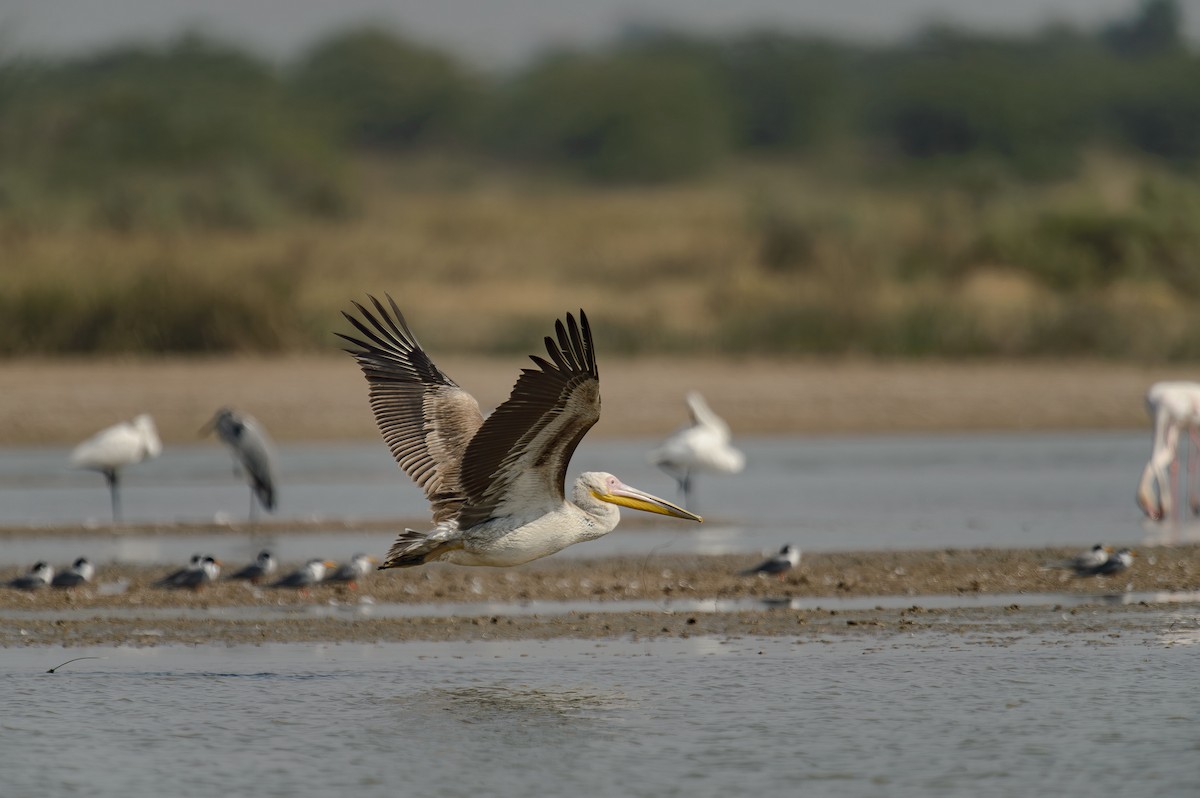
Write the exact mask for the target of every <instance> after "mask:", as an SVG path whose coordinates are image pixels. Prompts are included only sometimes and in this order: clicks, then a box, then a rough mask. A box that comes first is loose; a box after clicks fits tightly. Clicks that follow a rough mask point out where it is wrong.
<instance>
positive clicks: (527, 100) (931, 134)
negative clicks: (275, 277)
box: [0, 0, 1200, 229]
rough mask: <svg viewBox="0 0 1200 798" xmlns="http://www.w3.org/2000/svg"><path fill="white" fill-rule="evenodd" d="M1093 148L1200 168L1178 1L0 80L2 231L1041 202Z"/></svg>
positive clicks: (219, 55) (67, 70)
mask: <svg viewBox="0 0 1200 798" xmlns="http://www.w3.org/2000/svg"><path fill="white" fill-rule="evenodd" d="M1097 147H1103V148H1110V149H1115V150H1117V151H1127V152H1130V153H1134V154H1136V155H1138V156H1146V157H1150V158H1155V159H1162V160H1164V161H1167V162H1169V163H1171V164H1172V165H1174V166H1178V167H1180V168H1185V169H1190V168H1191V167H1193V166H1194V165H1195V164H1196V162H1197V160H1198V157H1200V57H1197V55H1196V54H1194V53H1193V52H1191V51H1190V50H1189V49H1188V48H1187V47H1186V46H1185V43H1184V42H1183V40H1182V36H1181V14H1180V9H1179V5H1178V2H1177V0H1148V2H1145V3H1144V4H1143V5H1141V6H1140V8H1139V9H1137V10H1136V12H1134V13H1133V14H1132V15H1131V16H1130V17H1129V18H1127V19H1119V20H1116V21H1114V22H1112V23H1111V24H1108V25H1106V26H1104V27H1103V28H1101V29H1100V30H1096V31H1088V32H1084V31H1079V30H1074V29H1071V28H1066V27H1048V28H1045V29H1044V30H1041V31H1040V32H1037V33H1034V34H1030V35H1026V36H1004V37H1001V36H988V35H983V34H977V33H972V32H968V31H964V30H958V29H954V28H947V27H934V28H929V29H927V30H925V31H924V32H922V33H921V34H920V35H918V36H916V37H914V38H913V39H911V40H909V41H906V42H903V43H900V44H895V45H888V46H882V45H881V46H871V47H868V46H863V45H855V44H849V43H845V42H838V41H832V40H828V39H820V38H814V37H810V36H805V35H798V34H790V33H785V32H761V33H748V34H738V35H730V36H727V37H718V38H702V37H697V36H690V35H682V34H676V33H672V32H670V31H662V30H653V29H650V30H647V29H633V30H630V31H629V32H628V33H627V34H626V35H624V36H622V37H620V38H619V39H618V40H617V41H616V42H614V43H613V44H611V45H610V46H608V47H606V48H604V49H602V50H599V51H587V52H583V51H562V52H556V53H553V54H549V55H547V56H545V57H543V58H541V59H540V60H538V61H536V62H534V63H532V64H529V65H526V66H525V67H523V68H521V69H520V70H518V71H516V72H515V73H513V74H506V75H491V74H487V73H484V72H482V71H480V70H478V69H476V68H475V67H473V66H472V65H470V64H468V63H465V62H464V61H462V60H460V59H458V58H456V57H455V56H453V55H451V54H449V53H447V52H442V51H439V50H437V49H435V48H432V47H429V46H425V45H422V44H419V43H416V42H413V41H409V40H406V39H404V38H402V37H401V36H398V35H396V34H394V33H390V32H387V31H383V30H379V29H374V28H365V29H356V30H349V31H344V32H340V33H336V34H334V35H331V36H330V37H328V38H327V39H325V40H324V41H321V42H319V43H317V44H316V45H315V46H314V47H312V48H311V50H309V51H308V52H306V53H304V54H303V55H302V56H301V57H299V58H298V59H297V60H296V61H295V62H294V63H289V64H283V65H278V64H272V63H270V62H268V61H266V60H264V59H262V58H259V57H256V56H255V55H253V54H251V53H247V52H245V51H242V50H239V49H237V48H235V47H233V46H231V45H229V44H226V43H223V42H220V41H214V40H212V39H209V38H204V37H199V36H194V35H188V36H184V37H182V38H180V39H178V40H175V41H173V42H170V43H168V44H165V45H163V46H158V47H133V46H129V47H121V48H117V49H113V50H110V51H107V52H102V53H99V54H95V55H89V56H86V57H79V58H65V59H61V60H47V59H28V58H15V57H13V58H8V59H6V60H4V61H3V62H2V63H0V212H7V213H8V214H10V215H16V216H18V217H19V216H20V214H21V213H23V212H24V211H25V210H26V209H28V208H30V207H36V206H38V205H39V204H40V203H41V201H43V200H45V199H46V198H47V197H50V198H53V199H54V201H55V202H56V203H57V205H58V206H59V207H58V211H57V212H58V213H59V214H63V213H66V216H67V218H71V215H70V213H69V212H66V211H63V210H62V208H63V207H66V208H68V209H70V208H72V207H76V208H77V210H78V213H79V214H80V215H81V216H83V217H85V218H86V219H88V220H89V221H98V222H100V223H102V224H104V225H107V226H110V227H115V228H118V229H120V228H122V227H123V226H136V225H138V224H140V223H143V222H147V221H148V222H150V223H154V222H161V223H162V224H170V223H172V221H173V220H178V219H182V220H186V221H187V222H188V223H192V224H200V225H212V226H218V227H233V228H236V227H239V226H247V227H252V226H255V225H258V224H261V223H263V222H265V221H270V220H271V219H272V218H274V217H276V216H279V215H281V214H291V213H302V214H312V215H317V216H338V215H343V214H347V213H349V212H351V211H352V210H353V207H354V202H355V196H354V192H353V191H352V189H351V186H350V185H349V183H348V181H347V178H346V171H345V164H346V163H347V161H348V160H349V156H353V155H355V154H360V153H368V154H371V155H373V156H384V157H405V156H410V155H413V154H419V153H422V152H428V151H430V150H434V151H440V152H446V151H449V152H458V153H466V154H471V155H472V156H477V157H482V158H486V159H494V160H496V161H498V162H500V163H513V164H518V165H521V166H523V167H529V166H532V167H538V168H545V169H549V170H554V171H561V172H563V173H566V174H569V175H575V176H576V177H578V178H579V179H583V180H587V181H596V182H601V183H614V182H626V183H627V182H662V181H672V180H680V179H687V178H692V177H695V176H699V175H703V174H705V173H707V172H711V171H712V170H714V169H716V168H718V167H720V166H721V165H722V164H723V163H726V162H728V161H729V160H730V159H732V158H735V157H739V156H741V157H754V158H760V157H765V158H805V159H813V160H832V161H836V160H838V159H841V160H842V161H843V162H851V161H852V162H857V163H863V164H868V165H871V166H872V167H879V166H880V165H883V166H886V167H887V168H891V169H893V171H899V172H901V173H904V172H905V171H906V170H910V169H911V170H915V171H916V172H917V173H921V172H926V171H929V170H934V171H936V170H945V169H947V168H951V169H958V168H964V169H966V170H967V173H968V174H974V175H983V176H985V177H986V176H987V175H988V174H991V173H993V172H998V173H1002V174H1005V175H1013V176H1016V177H1018V178H1022V179H1044V178H1053V177H1059V176H1063V175H1066V174H1070V173H1071V171H1072V170H1073V169H1075V168H1076V166H1077V164H1078V162H1079V160H1080V158H1081V156H1082V154H1084V153H1085V152H1086V151H1087V150H1088V149H1089V148H1097ZM989 170H990V171H989ZM980 179H984V178H980ZM158 217H161V218H158Z"/></svg>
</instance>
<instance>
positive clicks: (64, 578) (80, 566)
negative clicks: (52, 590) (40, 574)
mask: <svg viewBox="0 0 1200 798" xmlns="http://www.w3.org/2000/svg"><path fill="white" fill-rule="evenodd" d="M95 575H96V568H95V566H93V565H92V564H91V563H90V562H88V560H87V558H86V557H80V558H79V559H78V560H76V561H75V562H73V563H71V567H70V568H69V569H67V570H65V571H62V572H60V573H57V574H55V575H54V578H53V579H51V580H50V586H51V587H79V586H80V585H82V584H84V583H85V582H90V581H92V577H94V576H95Z"/></svg>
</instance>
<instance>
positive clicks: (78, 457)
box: [71, 413, 162, 524]
mask: <svg viewBox="0 0 1200 798" xmlns="http://www.w3.org/2000/svg"><path fill="white" fill-rule="evenodd" d="M161 453H162V441H161V440H160V439H159V437H158V430H157V429H156V428H155V426H154V419H153V418H151V417H150V416H149V415H146V414H144V413H143V414H142V415H140V416H137V417H136V418H134V419H133V421H123V422H121V423H120V424H114V425H113V426H111V427H108V428H107V429H103V430H100V431H99V432H97V433H96V434H95V435H93V436H92V437H90V438H88V439H87V440H86V441H84V442H83V443H81V444H79V445H78V446H76V447H75V449H74V451H72V452H71V465H72V466H74V467H75V468H86V469H88V470H90V471H99V472H100V473H101V474H103V475H104V480H105V482H107V483H108V490H109V493H111V494H112V514H113V523H114V524H119V523H121V501H120V496H119V482H120V470H121V469H122V468H124V467H125V466H128V465H133V464H134V463H140V462H142V461H143V460H151V459H153V458H155V457H158V456H159V455H160V454H161Z"/></svg>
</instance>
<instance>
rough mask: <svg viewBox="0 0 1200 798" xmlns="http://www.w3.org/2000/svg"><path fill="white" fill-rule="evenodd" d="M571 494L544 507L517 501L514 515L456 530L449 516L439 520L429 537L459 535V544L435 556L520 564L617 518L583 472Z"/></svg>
mask: <svg viewBox="0 0 1200 798" xmlns="http://www.w3.org/2000/svg"><path fill="white" fill-rule="evenodd" d="M585 476H587V475H585ZM602 476H608V475H607V474H605V475H602ZM572 499H573V501H563V502H561V503H559V504H557V505H554V506H547V507H530V506H528V505H523V506H522V507H521V512H520V513H519V514H514V515H509V516H503V517H500V518H496V519H494V520H492V521H489V522H487V523H484V524H480V525H479V526H476V527H472V528H471V529H468V530H466V531H465V532H461V533H460V531H459V529H458V525H457V524H456V523H455V522H453V521H450V522H447V523H443V524H439V525H438V527H437V529H435V530H434V531H433V532H431V533H430V539H431V540H444V541H450V540H455V539H458V538H461V539H462V544H463V546H462V548H461V549H452V550H450V551H447V552H446V553H445V554H442V555H441V556H440V557H437V558H435V559H438V560H441V561H443V562H451V563H455V564H456V565H491V566H513V565H522V564H524V563H527V562H530V561H531V560H536V559H539V558H541V557H548V556H550V555H551V554H554V553H555V552H559V551H562V550H563V549H565V548H566V547H568V546H571V545H573V544H575V543H582V542H584V541H588V540H595V539H596V538H599V537H603V536H604V535H607V534H608V533H609V532H611V531H613V530H614V529H616V527H617V524H618V523H619V522H620V520H621V511H620V510H618V509H617V507H616V506H614V505H612V504H609V503H607V502H603V501H600V500H598V499H596V498H594V497H593V495H592V492H591V488H590V486H589V484H588V482H587V481H586V480H585V478H584V477H583V476H581V477H580V478H579V479H578V480H576V482H575V489H574V491H573V495H572ZM514 504H521V503H520V502H514Z"/></svg>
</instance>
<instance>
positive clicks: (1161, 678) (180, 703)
mask: <svg viewBox="0 0 1200 798" xmlns="http://www.w3.org/2000/svg"><path fill="white" fill-rule="evenodd" d="M1148 623H1149V628H1148V629H1147V631H1144V632H1139V633H1129V632H1125V633H1124V634H1123V635H1122V636H1121V637H1120V638H1112V637H1109V636H1108V635H1105V634H1102V633H1101V634H1090V633H1079V634H1073V635H1068V636H1066V637H1061V636H1053V637H1050V636H1042V635H1040V634H1038V633H1034V634H1025V635H1012V636H1008V637H997V635H995V634H994V633H984V632H981V633H979V634H974V635H972V634H968V635H965V636H963V635H946V634H942V633H937V632H927V633H920V634H916V635H895V636H872V637H867V638H863V639H851V640H844V639H840V640H837V641H834V642H800V641H796V640H789V639H783V638H771V639H752V638H746V639H736V640H730V641H721V640H716V639H712V638H691V639H675V640H659V641H650V642H628V641H602V642H595V641H578V640H567V641H546V642H532V641H522V642H487V643H479V642H476V643H406V644H402V645H340V646H327V645H321V646H304V645H278V646H263V647H235V648H221V647H196V648H185V647H160V648H153V649H126V648H97V649H66V650H61V649H47V648H38V649H23V650H7V651H5V652H4V657H3V658H0V689H2V690H3V694H4V695H5V697H6V702H5V703H6V707H7V709H6V711H5V713H4V714H3V716H2V717H0V749H2V750H3V751H4V756H3V757H0V785H3V794H4V795H5V796H6V798H25V797H26V796H30V797H33V796H36V797H37V798H42V796H46V795H70V794H77V793H78V794H88V795H100V796H123V797H125V796H128V797H129V798H138V796H161V795H167V794H170V795H179V796H193V795H221V794H230V795H249V794H255V795H266V796H288V798H295V797H296V796H317V795H339V794H354V795H358V796H385V795H386V796H393V795H399V794H403V795H423V796H424V795H429V796H434V795H437V796H475V795H500V796H531V795H539V796H542V795H545V796H556V795H580V794H583V795H589V796H593V795H595V796H671V795H680V796H682V795H686V796H689V797H690V798H692V797H695V796H718V795H805V796H843V795H844V796H858V795H888V796H892V797H893V798H903V797H904V796H939V795H973V796H1008V795H1012V796H1024V795H1080V796H1109V795H1112V796H1127V795H1139V796H1174V795H1181V796H1182V795H1194V794H1195V785H1196V780H1197V778H1200V756H1197V749H1198V747H1200V733H1198V732H1197V731H1196V725H1195V718H1196V717H1197V715H1198V714H1200V691H1197V690H1195V666H1196V662H1197V659H1196V657H1197V654H1198V653H1200V649H1197V647H1196V645H1194V644H1196V643H1197V642H1200V635H1197V634H1196V632H1195V629H1196V616H1195V612H1182V611H1174V612H1163V613H1162V615H1161V616H1159V617H1156V618H1151V619H1149V621H1148ZM1181 629H1183V630H1184V631H1180V630H1181ZM83 655H90V656H101V657H104V659H102V660H85V661H81V662H75V663H72V664H70V665H67V666H65V667H64V668H63V669H62V670H60V671H59V672H57V673H55V674H53V675H51V674H47V673H45V671H46V669H47V668H48V667H50V666H51V665H56V664H58V663H59V662H61V661H63V660H65V659H67V658H69V657H72V656H83Z"/></svg>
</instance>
